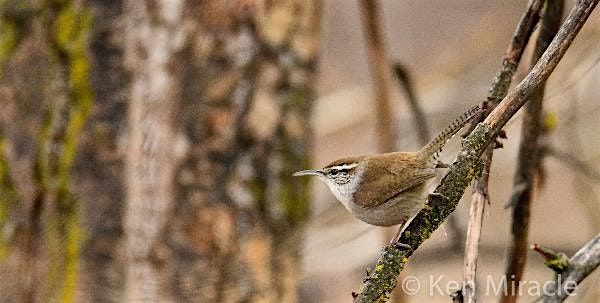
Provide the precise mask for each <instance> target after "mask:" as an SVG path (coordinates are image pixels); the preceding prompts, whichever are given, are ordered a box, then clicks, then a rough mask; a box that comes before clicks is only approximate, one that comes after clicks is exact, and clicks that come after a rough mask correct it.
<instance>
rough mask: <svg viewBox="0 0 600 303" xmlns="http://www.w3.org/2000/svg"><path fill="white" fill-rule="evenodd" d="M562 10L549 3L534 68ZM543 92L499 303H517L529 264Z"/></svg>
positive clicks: (526, 153) (524, 158)
mask: <svg viewBox="0 0 600 303" xmlns="http://www.w3.org/2000/svg"><path fill="white" fill-rule="evenodd" d="M563 8H564V0H546V5H545V6H544V10H543V12H542V20H541V22H540V29H539V33H538V37H537V41H536V43H535V49H534V52H533V54H532V58H531V62H532V63H531V64H532V65H533V64H534V63H535V62H537V61H538V60H539V58H540V57H541V56H542V54H543V53H544V51H545V50H546V48H547V47H548V45H549V44H550V42H551V41H552V39H553V38H554V36H555V35H556V32H557V31H558V28H559V26H560V20H561V18H562V15H563ZM544 88H545V85H544V84H542V85H541V86H540V88H539V89H538V90H537V91H536V92H535V93H534V94H533V96H531V98H530V100H529V102H528V103H527V104H526V105H525V111H524V113H523V122H522V126H521V129H522V131H521V143H520V145H519V153H518V163H517V170H516V172H515V177H514V181H513V183H514V184H513V192H512V195H511V197H510V202H509V203H510V205H512V206H513V209H512V228H511V234H512V237H511V242H510V246H509V253H508V260H507V264H506V274H505V277H507V278H508V279H509V281H508V283H506V285H507V291H506V292H504V293H503V296H502V297H501V299H500V302H503V303H515V302H516V301H517V293H518V292H517V291H516V289H517V288H518V287H519V283H520V282H521V278H522V276H523V271H524V269H525V262H526V261H527V247H528V245H527V240H528V235H529V213H530V205H531V201H532V200H533V191H534V189H535V177H536V172H537V171H538V169H539V163H540V147H539V138H540V136H541V135H542V132H543V125H542V112H543V108H542V101H543V99H544Z"/></svg>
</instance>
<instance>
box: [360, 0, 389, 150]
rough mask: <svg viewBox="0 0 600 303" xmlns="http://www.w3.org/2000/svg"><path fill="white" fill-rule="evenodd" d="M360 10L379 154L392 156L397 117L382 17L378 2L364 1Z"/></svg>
mask: <svg viewBox="0 0 600 303" xmlns="http://www.w3.org/2000/svg"><path fill="white" fill-rule="evenodd" d="M360 7H361V13H362V17H363V28H364V32H365V40H366V43H367V51H368V56H369V63H370V64H369V65H370V67H371V76H372V77H373V88H374V90H375V102H376V108H375V110H376V115H377V118H376V119H375V121H376V123H377V134H378V142H377V149H378V151H379V152H391V151H394V150H395V149H396V135H395V132H394V116H393V112H392V106H391V101H390V99H391V98H390V94H391V93H390V90H391V87H392V83H391V82H392V79H391V78H392V76H391V71H390V68H389V64H388V57H387V53H386V50H385V45H384V37H383V30H382V29H381V25H380V23H379V20H380V19H381V17H379V12H378V6H377V1H375V0H361V1H360Z"/></svg>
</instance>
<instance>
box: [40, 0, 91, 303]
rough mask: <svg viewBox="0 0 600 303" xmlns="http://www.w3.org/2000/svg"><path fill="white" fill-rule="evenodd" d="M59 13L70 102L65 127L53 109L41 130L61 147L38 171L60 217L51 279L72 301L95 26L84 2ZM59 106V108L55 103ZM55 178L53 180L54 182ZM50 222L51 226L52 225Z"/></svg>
mask: <svg viewBox="0 0 600 303" xmlns="http://www.w3.org/2000/svg"><path fill="white" fill-rule="evenodd" d="M55 5H56V6H55V7H56V19H55V22H54V25H53V28H52V32H53V50H54V52H55V53H56V55H57V56H56V57H57V62H58V63H59V65H60V66H61V68H63V69H64V70H66V71H67V77H68V79H66V81H67V82H68V88H69V90H68V97H69V102H68V105H67V106H66V110H67V111H68V112H67V120H66V124H65V125H64V128H62V129H63V133H61V134H59V136H53V134H52V132H53V130H52V129H51V125H52V120H53V119H56V117H58V116H60V113H52V114H51V115H50V117H53V116H54V118H50V119H49V120H50V121H48V123H47V125H46V127H47V128H46V130H45V131H44V132H42V139H41V140H42V142H45V143H46V144H42V146H49V145H50V144H48V143H50V142H49V141H50V140H56V139H53V138H56V137H58V138H60V139H58V142H53V144H57V145H58V146H60V152H58V153H56V154H52V153H51V151H50V150H48V149H46V150H44V151H43V152H42V153H41V155H40V160H39V162H38V163H39V168H38V170H39V172H40V176H41V178H40V179H41V182H40V183H41V184H42V187H45V188H46V190H47V191H48V192H49V193H51V194H54V195H55V198H56V206H57V207H56V210H57V211H56V214H55V215H56V218H54V220H50V222H54V224H56V228H57V230H58V232H57V233H56V234H54V237H57V239H58V241H56V240H55V239H49V241H50V242H53V243H52V245H49V247H50V248H51V249H54V250H55V251H54V252H53V253H52V254H53V255H55V256H57V258H59V260H56V262H55V263H54V265H53V266H52V267H51V270H50V273H49V279H50V280H51V282H56V284H55V285H59V288H60V289H59V290H58V298H60V301H61V302H73V301H74V298H75V288H76V284H77V280H78V271H79V256H80V253H81V243H82V241H83V238H84V236H83V232H82V229H81V226H80V220H79V211H78V207H77V201H76V200H75V199H74V198H73V197H72V195H71V189H70V173H71V169H72V167H73V162H74V160H75V156H76V152H77V141H78V137H79V135H80V134H81V132H82V129H83V127H84V125H85V122H86V120H87V118H88V116H89V113H90V111H91V108H92V105H93V103H94V98H93V91H92V87H91V84H90V80H89V78H90V76H89V72H90V62H89V58H88V55H87V46H88V36H89V32H90V27H91V21H92V19H91V13H90V12H89V11H88V10H87V9H86V8H84V7H78V6H75V5H73V3H72V2H71V1H57V2H56V3H55ZM55 110H59V109H55ZM50 180H53V182H50ZM50 228H52V226H51V227H50Z"/></svg>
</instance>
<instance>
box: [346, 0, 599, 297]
mask: <svg viewBox="0 0 600 303" xmlns="http://www.w3.org/2000/svg"><path fill="white" fill-rule="evenodd" d="M598 1H600V0H579V1H577V3H576V4H575V7H574V8H573V9H572V11H571V13H570V14H569V16H568V17H567V20H566V21H565V22H564V24H563V25H562V26H561V28H560V30H559V32H558V34H557V35H556V38H554V40H553V41H552V44H550V46H549V47H548V49H547V50H546V52H545V53H544V55H543V56H542V58H541V59H540V60H539V61H538V63H537V64H536V65H535V67H534V68H533V69H532V70H531V72H530V73H529V74H528V75H527V77H525V79H523V81H521V83H519V85H517V87H516V88H515V89H514V90H513V91H511V92H510V93H509V94H508V95H507V96H506V98H504V100H502V102H500V104H499V105H498V106H497V107H496V108H495V109H494V110H493V111H492V113H491V114H490V115H489V116H488V117H487V118H486V119H485V120H484V121H483V122H482V123H480V124H479V125H477V127H475V129H474V130H473V131H472V132H471V133H470V134H469V136H467V137H466V138H465V139H464V140H463V147H462V149H461V151H460V152H459V154H458V157H457V159H456V160H455V162H454V163H453V164H452V166H451V168H450V170H449V171H448V173H447V174H446V176H445V177H444V179H442V182H441V183H440V185H439V186H438V187H437V188H436V189H435V193H436V194H435V195H431V196H430V197H429V198H428V200H427V204H426V206H425V208H423V209H422V210H421V211H420V212H419V214H417V216H416V217H415V218H414V219H413V221H412V222H411V223H410V224H409V225H408V226H407V228H406V230H405V231H404V233H402V236H401V238H400V242H401V243H403V244H406V245H408V246H410V247H411V248H412V249H417V248H418V247H419V246H420V245H421V244H422V243H423V242H424V241H425V240H427V239H428V238H429V237H430V236H431V234H432V233H433V232H434V231H435V230H436V229H437V228H438V227H439V226H440V225H441V224H442V223H443V222H444V220H445V219H446V217H448V216H449V215H450V214H451V213H452V212H453V211H454V209H455V208H456V206H457V204H458V202H459V200H460V198H461V197H462V195H463V193H464V191H465V189H466V187H467V186H468V185H469V183H471V180H472V179H473V178H474V177H475V176H476V175H477V174H478V173H479V172H480V171H481V165H482V163H481V160H480V159H479V157H480V156H481V154H482V153H483V152H484V150H485V148H486V147H487V146H488V145H489V144H490V142H491V141H493V140H494V138H495V136H496V134H497V133H498V132H499V131H500V129H501V128H502V127H503V126H504V125H505V124H506V123H507V122H508V120H510V118H511V117H512V116H513V115H514V114H515V113H516V112H517V111H518V110H519V109H520V108H521V107H522V106H523V105H524V104H525V102H526V101H527V100H528V98H529V97H530V96H531V95H532V94H533V93H534V92H535V91H537V90H538V89H539V88H540V86H541V85H542V83H544V81H546V79H548V77H549V76H550V74H551V73H552V72H553V71H554V69H555V68H556V66H557V65H558V62H559V61H560V60H561V59H562V57H563V55H564V54H565V52H566V51H567V49H568V48H569V46H570V45H571V43H572V42H573V40H574V39H575V37H576V36H577V34H578V33H579V30H580V29H581V27H582V26H583V24H585V21H586V20H587V18H588V17H589V15H590V14H591V12H592V11H593V9H594V8H595V7H596V5H597V4H598ZM412 249H409V248H408V247H405V246H399V245H389V246H386V247H385V248H384V249H383V251H382V254H381V256H380V258H379V260H378V261H377V265H376V266H375V271H373V273H371V275H369V277H367V278H366V279H365V280H364V284H363V287H362V288H361V292H360V293H359V294H357V295H356V296H355V298H354V302H362V303H366V302H384V301H385V300H386V299H387V298H388V295H389V293H390V292H391V291H392V290H393V289H394V287H395V286H396V278H397V276H398V275H399V274H400V272H401V271H402V269H403V268H404V265H405V264H406V262H407V261H408V257H409V256H411V255H412V253H413V250H412Z"/></svg>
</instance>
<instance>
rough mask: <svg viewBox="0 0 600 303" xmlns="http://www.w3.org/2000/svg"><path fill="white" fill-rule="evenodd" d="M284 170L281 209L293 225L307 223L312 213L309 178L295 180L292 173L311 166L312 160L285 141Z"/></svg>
mask: <svg viewBox="0 0 600 303" xmlns="http://www.w3.org/2000/svg"><path fill="white" fill-rule="evenodd" d="M281 155H282V161H283V165H282V170H281V175H280V180H281V184H280V190H279V201H280V205H281V208H282V209H283V212H284V214H285V216H286V218H287V220H288V222H290V223H291V224H292V225H298V224H301V223H302V222H304V221H306V219H307V218H308V215H309V213H310V192H309V190H308V186H309V180H308V178H302V179H299V178H294V177H292V175H291V172H294V171H296V170H299V169H298V168H301V167H308V166H309V165H310V158H309V157H308V156H306V155H301V154H298V153H297V152H295V151H294V150H293V148H292V145H291V142H290V141H289V140H284V144H283V145H282V150H281Z"/></svg>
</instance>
